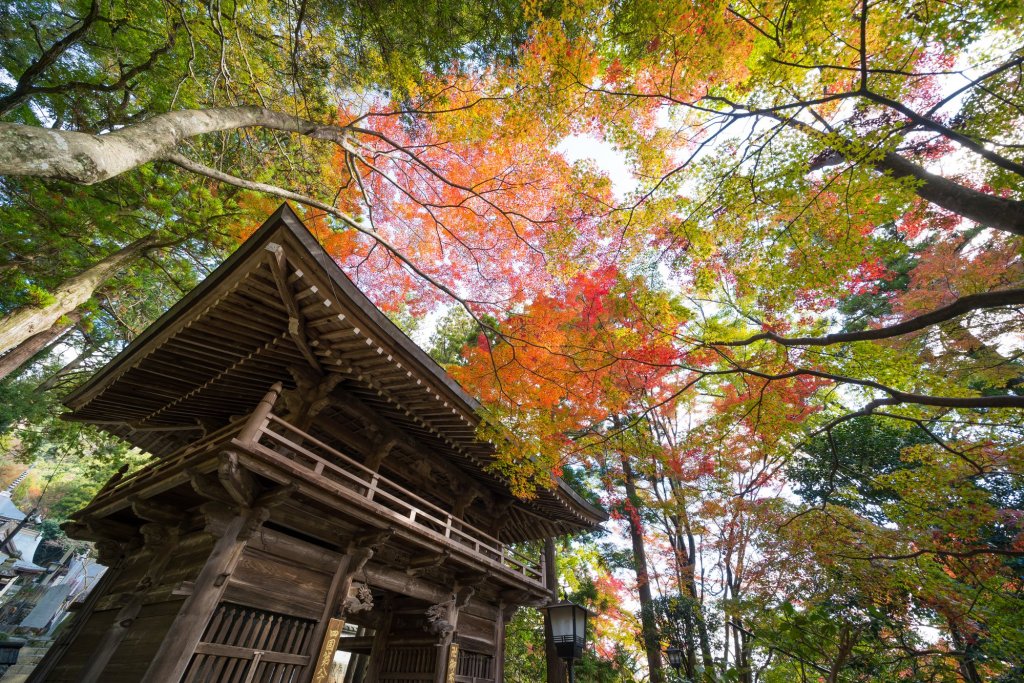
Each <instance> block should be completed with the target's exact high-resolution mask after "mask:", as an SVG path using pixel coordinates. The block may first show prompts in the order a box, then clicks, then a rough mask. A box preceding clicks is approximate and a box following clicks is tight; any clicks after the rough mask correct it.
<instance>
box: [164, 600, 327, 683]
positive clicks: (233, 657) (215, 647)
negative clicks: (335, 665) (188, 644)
mask: <svg viewBox="0 0 1024 683" xmlns="http://www.w3.org/2000/svg"><path fill="white" fill-rule="evenodd" d="M315 625H316V622H315V621H313V620H312V619H300V618H298V617H292V616H288V615H285V614H278V613H275V612H268V611H265V610H259V609H254V608H252V607H243V606H242V605H235V604H232V603H221V604H220V606H218V607H217V611H216V612H215V613H214V615H213V618H211V619H210V623H209V625H208V626H207V628H206V633H205V634H204V635H203V639H202V641H201V642H200V643H199V645H198V646H197V647H196V650H195V655H194V656H193V657H192V661H191V662H190V663H189V667H188V669H187V670H186V671H185V675H184V676H183V677H182V682H183V683H293V682H294V681H297V680H298V676H299V672H300V671H301V670H302V668H303V667H305V666H306V665H307V664H308V663H309V660H310V657H309V655H308V654H306V653H307V652H308V649H309V645H310V643H309V640H310V638H311V636H312V634H313V627H314V626H315Z"/></svg>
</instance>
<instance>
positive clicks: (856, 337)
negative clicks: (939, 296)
mask: <svg viewBox="0 0 1024 683" xmlns="http://www.w3.org/2000/svg"><path fill="white" fill-rule="evenodd" d="M1021 304H1024V289H1004V290H1000V291H995V292H985V293H982V294H968V295H967V296H962V297H960V298H959V299H957V300H956V301H954V302H953V303H951V304H948V305H946V306H942V307H941V308H937V309H935V310H934V311H930V312H928V313H924V314H922V315H919V316H916V317H914V318H911V319H910V320H905V321H904V322H901V323H897V324H895V325H888V326H886V327H879V328H876V329H873V330H864V331H861V332H840V333H835V334H826V335H824V336H821V337H783V336H781V335H778V334H776V333H774V332H761V333H759V334H755V335H753V336H750V337H747V338H746V339H741V340H739V341H730V342H707V345H708V346H749V345H750V344H753V343H755V342H758V341H763V340H767V341H772V342H775V343H776V344H781V345H782V346H831V345H832V344H846V343H850V342H858V341H871V340H877V339H889V338H891V337H898V336H901V335H904V334H910V333H911V332H917V331H919V330H923V329H925V328H926V327H930V326H932V325H936V324H938V323H941V322H945V321H947V320H952V319H953V318H956V317H959V316H961V315H964V314H965V313H969V312H970V311H974V310H978V309H981V308H999V307H1002V306H1017V305H1021Z"/></svg>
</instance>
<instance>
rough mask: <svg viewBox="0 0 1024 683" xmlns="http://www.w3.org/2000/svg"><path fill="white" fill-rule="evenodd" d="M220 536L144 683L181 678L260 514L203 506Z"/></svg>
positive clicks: (150, 666) (147, 672)
mask: <svg viewBox="0 0 1024 683" xmlns="http://www.w3.org/2000/svg"><path fill="white" fill-rule="evenodd" d="M204 507H205V508H206V513H207V515H208V516H209V517H210V518H211V521H212V522H213V523H214V525H216V526H217V527H219V528H220V535H219V537H218V538H217V540H216V541H215V542H214V544H213V550H212V551H211V553H210V557H209V559H208V560H207V563H206V565H205V566H204V567H203V569H202V571H201V572H199V576H198V577H196V580H195V584H194V588H193V592H192V595H190V596H188V598H186V599H185V602H184V604H183V605H182V607H181V610H180V611H179V612H178V616H177V617H176V618H175V620H174V623H173V624H172V625H171V628H170V630H169V631H168V634H167V637H166V638H165V639H164V641H163V644H162V645H161V646H160V649H159V650H158V651H157V653H156V656H155V657H154V658H153V661H152V663H151V664H150V665H149V668H148V669H147V670H146V674H145V676H144V677H143V681H145V683H167V682H170V681H177V680H179V679H180V678H181V675H182V673H184V671H185V668H186V667H187V666H188V663H189V659H190V658H191V657H192V653H193V651H194V650H195V647H196V645H197V644H198V643H199V639H200V638H201V637H202V635H203V631H204V630H205V629H206V626H207V623H208V622H209V619H210V616H211V615H212V614H213V611H214V609H215V608H216V607H217V604H218V603H219V602H220V599H221V596H222V595H223V594H224V591H225V590H226V589H227V581H226V579H227V577H228V576H230V574H231V572H232V570H233V569H234V567H235V564H236V563H237V562H238V560H239V558H240V557H241V555H242V551H243V550H244V548H245V544H246V542H247V540H248V538H247V535H246V532H247V531H249V529H250V528H251V526H252V525H253V522H254V521H255V520H257V519H259V515H260V512H259V511H256V510H248V511H245V512H242V513H240V514H234V515H231V516H230V517H229V518H227V519H225V518H226V517H228V515H229V514H230V513H229V512H228V511H226V510H224V508H223V507H220V506H216V504H214V503H207V504H206V505H205V506H204Z"/></svg>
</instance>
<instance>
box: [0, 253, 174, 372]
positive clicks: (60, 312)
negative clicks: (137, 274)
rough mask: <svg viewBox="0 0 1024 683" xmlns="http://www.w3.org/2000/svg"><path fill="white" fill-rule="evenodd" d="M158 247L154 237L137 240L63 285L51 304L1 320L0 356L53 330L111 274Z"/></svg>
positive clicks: (27, 309)
mask: <svg viewBox="0 0 1024 683" xmlns="http://www.w3.org/2000/svg"><path fill="white" fill-rule="evenodd" d="M158 244H159V241H158V239H157V237H156V236H153V235H150V236H148V237H143V238H142V239H140V240H136V241H135V242H133V243H131V244H129V245H128V246H127V247H124V248H123V249H121V250H120V251H117V252H115V253H113V254H111V255H110V256H107V257H106V258H104V259H103V260H102V261H99V262H98V263H96V264H95V265H93V266H91V267H90V268H87V269H86V270H84V271H82V272H81V273H79V274H78V275H75V276H73V277H70V278H68V279H67V280H65V281H64V282H62V283H61V284H60V285H59V286H58V287H57V289H56V290H55V291H54V292H53V301H52V302H50V303H48V304H44V305H41V306H22V307H21V308H17V309H15V310H13V311H11V312H10V313H8V314H7V315H5V316H4V317H3V318H0V353H3V352H5V351H8V350H10V349H13V348H15V347H17V346H18V345H19V344H22V343H23V342H25V341H26V340H28V339H29V338H31V337H33V336H35V335H37V334H39V333H40V332H43V331H46V330H49V329H50V328H52V327H53V326H54V325H56V324H57V323H58V321H59V320H60V319H61V318H62V317H63V316H66V315H69V314H70V313H72V312H73V311H74V310H75V309H77V308H78V307H79V306H81V305H82V304H84V303H85V302H86V301H88V300H89V299H90V298H91V297H92V295H93V293H94V292H95V291H96V289H97V288H98V287H99V286H100V285H102V284H103V283H104V282H106V281H107V280H109V279H110V278H111V277H112V276H113V275H114V273H116V272H117V271H118V270H120V269H121V268H122V267H124V266H125V265H126V264H127V263H130V262H131V261H132V260H134V259H135V258H137V257H138V256H139V255H140V254H142V253H143V252H144V251H145V250H147V249H150V248H152V247H155V246H157V245H158Z"/></svg>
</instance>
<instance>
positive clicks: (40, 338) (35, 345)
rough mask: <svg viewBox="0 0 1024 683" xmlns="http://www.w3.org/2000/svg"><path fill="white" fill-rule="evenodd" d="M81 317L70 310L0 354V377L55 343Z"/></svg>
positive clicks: (5, 375) (13, 371)
mask: <svg viewBox="0 0 1024 683" xmlns="http://www.w3.org/2000/svg"><path fill="white" fill-rule="evenodd" d="M81 318H82V314H81V313H79V312H78V311H72V312H71V313H69V314H67V315H66V316H64V318H63V320H58V321H57V322H56V323H54V324H53V325H51V326H50V328H49V329H47V330H43V331H42V332H38V333H36V334H34V335H32V336H31V337H29V338H28V339H26V340H24V341H23V342H21V343H20V344H18V345H17V346H15V347H14V348H12V349H11V350H10V351H8V352H7V353H5V354H4V355H3V356H0V379H4V378H5V377H7V376H8V375H11V374H13V373H15V372H17V371H18V370H19V369H21V367H22V366H24V365H25V364H26V363H28V362H29V361H30V360H32V359H33V358H35V357H36V355H37V354H39V353H40V352H41V351H43V350H44V349H46V348H48V347H52V346H54V345H56V343H57V342H59V341H60V339H61V338H62V337H63V336H64V335H65V334H67V333H68V331H70V330H71V328H72V327H74V326H75V325H77V324H78V321H79V320H81Z"/></svg>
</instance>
